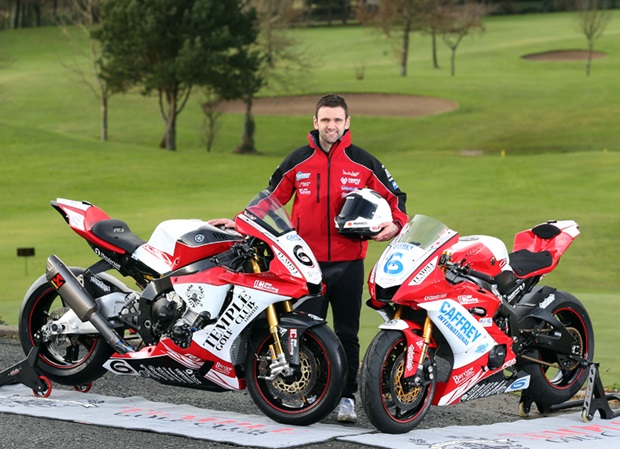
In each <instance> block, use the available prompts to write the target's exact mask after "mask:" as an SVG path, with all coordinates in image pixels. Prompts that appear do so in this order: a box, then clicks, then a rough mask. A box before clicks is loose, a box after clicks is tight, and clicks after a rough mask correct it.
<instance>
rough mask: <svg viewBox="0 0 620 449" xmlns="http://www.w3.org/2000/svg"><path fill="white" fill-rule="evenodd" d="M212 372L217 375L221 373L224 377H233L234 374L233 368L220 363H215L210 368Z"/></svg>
mask: <svg viewBox="0 0 620 449" xmlns="http://www.w3.org/2000/svg"><path fill="white" fill-rule="evenodd" d="M211 369H212V370H213V371H217V372H218V373H222V374H224V375H225V376H229V377H231V376H233V375H234V374H235V373H234V371H233V367H232V366H230V365H224V364H223V363H221V362H219V361H218V362H215V365H213V368H211Z"/></svg>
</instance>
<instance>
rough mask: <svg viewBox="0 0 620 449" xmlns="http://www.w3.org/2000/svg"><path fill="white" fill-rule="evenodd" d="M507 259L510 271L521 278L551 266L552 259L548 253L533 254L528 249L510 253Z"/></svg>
mask: <svg viewBox="0 0 620 449" xmlns="http://www.w3.org/2000/svg"><path fill="white" fill-rule="evenodd" d="M509 257H510V266H511V267H512V270H513V271H514V272H515V274H516V275H517V276H519V277H521V278H523V277H527V275H528V274H530V273H533V272H535V271H538V270H542V269H543V268H547V267H550V266H551V265H553V257H552V256H551V253H550V252H549V251H541V252H537V253H533V252H532V251H530V250H528V249H521V250H519V251H515V252H514V253H510V255H509Z"/></svg>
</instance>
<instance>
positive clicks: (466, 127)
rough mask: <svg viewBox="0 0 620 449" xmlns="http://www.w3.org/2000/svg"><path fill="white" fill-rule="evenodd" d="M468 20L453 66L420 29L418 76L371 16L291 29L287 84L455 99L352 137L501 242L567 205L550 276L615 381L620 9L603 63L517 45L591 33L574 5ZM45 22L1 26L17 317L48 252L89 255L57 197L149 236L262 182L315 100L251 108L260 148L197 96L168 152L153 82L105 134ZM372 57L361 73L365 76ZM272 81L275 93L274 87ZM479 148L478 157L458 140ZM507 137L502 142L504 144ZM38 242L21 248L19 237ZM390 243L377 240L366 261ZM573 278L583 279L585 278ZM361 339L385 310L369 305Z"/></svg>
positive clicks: (4, 255) (6, 313) (416, 188)
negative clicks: (564, 241)
mask: <svg viewBox="0 0 620 449" xmlns="http://www.w3.org/2000/svg"><path fill="white" fill-rule="evenodd" d="M485 25H486V33H485V34H484V35H482V36H472V37H467V38H466V39H465V40H464V41H463V42H462V44H461V46H460V47H459V50H458V52H457V66H456V76H455V77H451V76H450V72H449V60H448V56H449V55H448V52H447V48H446V47H445V46H443V44H441V43H440V46H439V50H440V53H439V57H440V64H441V68H440V69H439V70H436V69H433V68H432V65H431V60H430V44H429V39H428V38H427V37H423V36H418V35H414V36H413V39H412V50H411V56H410V61H411V62H410V66H409V76H408V77H406V78H403V77H400V76H398V66H397V59H396V57H395V56H394V53H393V48H392V43H391V42H389V41H388V40H387V39H386V38H385V37H384V36H382V35H380V34H378V33H377V32H376V31H373V30H370V29H365V28H361V27H346V28H333V29H329V28H311V29H299V30H294V31H292V33H293V35H294V37H295V38H297V39H298V40H299V41H300V42H301V43H302V44H303V45H304V46H306V48H307V54H308V58H310V59H311V60H312V61H313V62H314V66H315V69H314V70H312V71H311V72H310V73H308V74H307V75H306V77H304V78H302V79H300V80H299V83H298V84H296V85H295V86H293V88H292V91H293V93H294V94H304V93H306V94H307V93H309V94H316V95H317V96H318V95H320V94H322V93H324V92H329V91H332V92H343V93H353V92H390V93H405V94H416V95H426V96H437V97H441V98H448V99H451V100H453V101H456V102H458V103H459V109H458V110H456V111H453V112H450V113H446V114H442V115H437V116H429V117H425V118H418V119H411V118H387V117H373V116H359V115H355V111H352V113H353V118H352V125H351V127H352V133H353V137H354V141H355V142H356V143H358V144H359V145H361V146H362V147H364V148H367V149H368V150H370V151H371V152H373V153H374V154H375V155H377V156H378V157H379V158H380V159H381V161H382V162H384V163H385V165H386V166H387V167H388V168H389V170H390V171H391V172H392V174H393V175H394V177H395V178H396V180H397V181H398V183H399V184H400V186H401V188H402V189H403V190H404V191H406V192H407V193H408V194H409V200H408V212H409V213H410V214H415V213H424V214H427V215H432V216H435V217H437V218H439V219H441V220H442V221H444V222H445V223H446V224H448V225H449V226H451V227H452V228H453V229H456V230H459V231H460V232H461V233H462V234H463V235H467V234H489V235H494V236H497V237H499V238H501V239H503V240H504V242H505V243H506V244H507V246H508V247H509V248H511V246H512V239H513V236H514V234H515V233H516V232H518V231H520V230H522V229H525V228H529V227H531V226H534V225H536V224H538V223H540V222H543V221H545V220H547V219H574V220H576V221H577V222H578V223H579V224H580V226H581V227H580V229H581V231H582V235H581V236H580V237H579V238H578V239H577V240H576V241H575V242H574V244H573V246H572V247H571V248H570V249H569V250H568V252H567V253H566V255H565V256H564V258H563V259H562V262H561V263H560V265H559V267H558V269H557V272H555V273H552V274H551V275H549V276H548V278H546V279H545V280H544V281H543V282H544V283H546V284H549V285H553V286H556V287H558V288H560V289H562V290H567V291H569V292H572V293H575V294H576V296H577V297H579V298H580V299H582V300H583V302H584V303H585V305H586V307H587V308H588V310H589V311H590V313H591V316H592V320H593V322H594V326H595V332H596V338H597V341H596V354H597V359H598V360H599V361H601V362H602V366H601V369H602V371H603V379H604V382H605V384H607V385H611V384H613V383H619V382H620V362H618V360H617V357H616V356H615V351H614V349H613V348H614V344H615V339H614V335H613V330H614V329H615V327H616V323H615V318H616V316H615V315H617V313H618V312H617V310H618V308H617V306H616V304H615V303H614V301H618V300H619V299H620V297H619V295H618V287H619V286H620V285H619V280H618V274H617V273H618V269H617V267H616V266H615V264H614V261H615V259H616V253H617V249H618V248H619V247H620V237H619V236H618V229H620V207H618V205H617V203H618V198H619V197H620V175H619V174H618V173H620V144H619V142H620V128H618V126H617V121H618V119H617V117H618V116H620V88H618V85H619V84H618V73H620V39H619V37H620V11H615V15H614V18H613V20H612V22H611V23H610V25H609V27H608V29H607V30H606V31H605V33H604V35H603V37H601V39H600V41H599V42H597V44H596V46H595V49H596V50H597V51H602V52H605V53H606V55H607V56H606V57H605V58H602V59H597V60H595V61H594V62H593V67H592V73H591V76H590V77H586V76H585V62H583V61H577V62H533V61H526V60H524V59H522V58H521V56H522V55H525V54H530V53H535V52H542V51H548V50H559V49H580V48H585V38H584V37H583V36H581V35H580V34H579V33H578V32H577V31H576V28H575V23H574V16H573V15H571V14H564V13H562V14H545V15H526V16H511V17H492V18H488V19H487V20H486V22H485ZM74 54H75V52H74V50H72V49H71V47H70V46H68V45H67V42H66V40H65V38H64V37H63V36H62V35H61V33H59V32H58V31H57V30H55V29H53V28H43V29H27V30H16V31H1V32H0V59H4V60H8V61H10V64H9V65H8V66H6V67H3V68H1V69H0V99H1V100H2V101H0V152H1V154H2V164H0V207H1V211H2V214H0V230H1V232H2V234H1V236H0V282H1V284H2V285H3V289H2V290H1V291H0V317H2V319H4V320H5V321H6V322H7V323H9V324H16V323H17V316H18V313H19V307H20V302H21V299H22V297H23V295H24V293H25V292H26V290H27V289H28V286H29V285H30V284H31V283H32V281H33V280H34V279H35V278H36V277H38V276H39V275H41V274H42V273H43V272H44V267H45V259H46V257H47V256H48V255H49V254H52V253H55V254H57V255H58V256H59V257H61V258H62V259H63V260H65V261H66V262H67V263H68V264H71V265H88V264H91V263H93V262H94V261H95V258H96V256H94V255H93V253H92V251H90V249H89V248H88V246H87V245H86V243H84V242H83V241H82V239H81V238H79V237H78V236H77V235H75V234H73V233H72V232H71V231H70V230H69V228H68V227H67V225H66V224H65V223H64V221H63V220H62V219H61V217H60V216H59V215H58V214H57V213H56V212H55V211H54V210H53V209H52V208H51V207H50V206H49V201H50V200H52V199H55V198H57V197H65V198H71V199H76V200H88V201H91V202H93V203H94V204H96V205H98V206H100V207H101V208H103V209H104V210H106V211H107V212H108V213H109V214H110V215H111V216H113V217H115V218H121V219H124V220H125V221H127V222H128V223H129V225H130V227H131V229H132V230H133V231H134V232H135V233H136V234H138V235H140V236H142V237H143V238H145V239H146V238H148V236H149V234H150V232H151V231H152V230H153V229H154V227H155V226H156V224H157V223H159V222H160V221H162V220H164V219H169V218H212V217H219V216H232V215H233V214H234V213H236V212H238V211H239V210H240V209H241V208H243V206H244V205H245V203H246V201H248V200H249V199H250V198H251V197H252V196H253V194H254V193H255V192H256V191H258V190H261V189H263V188H264V187H265V186H266V183H267V180H268V178H269V176H270V174H271V173H272V171H273V170H274V169H275V167H276V166H277V164H278V163H279V162H280V161H281V159H282V158H283V157H284V155H286V154H287V153H288V152H289V151H290V150H291V149H293V148H296V147H298V146H300V145H302V144H303V143H304V142H305V134H306V133H307V131H308V130H309V129H310V127H311V114H312V111H308V114H307V115H306V116H286V117H282V116H278V117H276V116H259V117H256V119H257V135H256V142H257V146H258V147H259V149H260V151H261V155H260V156H238V155H233V154H231V150H232V149H233V148H234V147H235V146H236V145H237V144H238V143H239V141H240V134H241V126H242V119H241V117H240V116H238V115H234V114H228V115H225V116H223V117H222V119H221V129H220V132H219V134H218V136H217V140H216V143H215V148H214V149H213V151H212V152H211V153H207V152H206V150H205V147H204V143H203V133H204V131H203V117H202V115H201V113H200V109H199V104H200V95H199V94H198V93H196V94H195V95H194V97H193V98H192V99H191V101H190V103H189V104H188V106H187V109H186V110H185V111H184V112H183V114H182V115H181V116H180V118H179V121H178V123H179V125H178V138H179V140H178V148H179V150H178V151H176V152H167V151H163V150H159V149H158V148H157V145H158V143H159V141H160V139H161V136H162V133H163V124H162V121H161V118H160V117H159V112H158V110H157V106H156V103H157V102H156V100H155V99H154V98H145V97H142V96H141V95H140V94H139V93H138V92H131V93H129V94H126V95H122V96H121V95H118V96H115V97H113V98H112V100H111V104H110V141H109V142H107V143H102V142H100V141H99V140H98V136H99V128H98V126H99V117H98V103H97V100H96V99H95V98H94V96H92V94H90V92H89V90H88V88H87V87H86V86H85V85H84V84H82V83H81V82H79V81H78V80H77V79H76V78H75V76H74V75H73V74H72V72H71V71H69V70H68V69H67V66H69V65H71V64H75V63H77V64H81V65H82V66H84V64H85V63H84V61H80V60H79V59H77V58H76V56H74ZM362 65H363V66H364V79H363V80H357V79H356V78H355V71H356V68H359V67H360V66H362ZM263 94H264V95H272V94H273V93H272V92H268V91H265V92H264V93H263ZM463 150H478V151H480V152H481V155H480V156H476V157H466V156H463V155H462V154H463V153H462V152H463ZM502 150H504V151H505V154H506V157H501V156H500V154H501V152H502ZM19 247H34V248H35V249H36V255H35V256H34V257H32V258H29V259H28V260H24V259H22V258H17V256H16V248H19ZM382 248H383V245H379V244H374V243H373V244H371V249H370V251H369V256H368V261H367V267H366V268H367V270H369V269H370V267H371V265H372V263H374V261H376V260H377V258H378V257H379V254H380V252H381V250H382ZM576 292H581V293H576ZM363 323H364V328H363V331H362V334H361V338H362V350H365V347H366V345H367V344H368V342H369V341H370V339H371V338H372V336H373V335H374V334H375V333H376V326H377V325H378V324H379V318H378V316H377V315H376V314H375V313H374V312H372V311H371V310H369V309H368V310H365V311H364V315H363Z"/></svg>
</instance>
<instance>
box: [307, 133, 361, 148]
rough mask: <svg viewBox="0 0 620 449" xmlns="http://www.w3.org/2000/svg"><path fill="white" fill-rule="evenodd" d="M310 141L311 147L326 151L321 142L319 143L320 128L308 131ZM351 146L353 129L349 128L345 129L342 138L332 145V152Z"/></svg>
mask: <svg viewBox="0 0 620 449" xmlns="http://www.w3.org/2000/svg"><path fill="white" fill-rule="evenodd" d="M308 142H309V143H310V147H312V148H314V149H315V150H321V151H323V152H325V150H323V149H322V148H321V144H320V143H319V130H318V129H313V130H312V131H310V132H309V133H308ZM350 146H351V131H350V130H348V129H347V130H345V132H344V134H343V135H342V137H341V138H340V140H338V141H337V142H336V143H334V144H333V145H332V148H331V150H330V153H331V152H333V151H334V150H336V149H338V148H343V149H344V148H348V147H350Z"/></svg>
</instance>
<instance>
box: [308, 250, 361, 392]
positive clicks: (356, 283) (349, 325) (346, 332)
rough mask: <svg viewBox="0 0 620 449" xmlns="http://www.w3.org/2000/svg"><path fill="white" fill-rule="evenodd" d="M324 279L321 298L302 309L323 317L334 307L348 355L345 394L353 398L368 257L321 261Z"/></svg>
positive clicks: (339, 336) (358, 361)
mask: <svg viewBox="0 0 620 449" xmlns="http://www.w3.org/2000/svg"><path fill="white" fill-rule="evenodd" d="M319 265H320V266H321V270H322V272H323V282H324V283H325V285H326V287H327V291H326V293H325V295H323V296H322V297H321V298H317V299H311V300H308V301H306V302H305V303H303V304H302V305H301V306H300V307H299V310H302V311H304V312H308V313H312V314H314V315H317V316H319V317H321V318H325V317H326V316H327V311H328V307H329V306H331V308H332V318H333V320H334V323H333V326H332V327H333V329H334V332H335V333H336V335H337V336H338V338H339V339H340V342H341V343H342V347H343V348H344V352H345V354H346V356H347V367H348V375H347V380H346V382H347V383H346V385H345V387H344V390H343V392H342V396H343V397H348V398H353V397H354V395H353V393H355V392H356V391H357V373H358V371H359V365H360V343H359V337H358V333H359V329H360V313H361V310H362V292H363V289H364V261H363V260H362V259H360V260H353V261H349V262H320V263H319Z"/></svg>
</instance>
